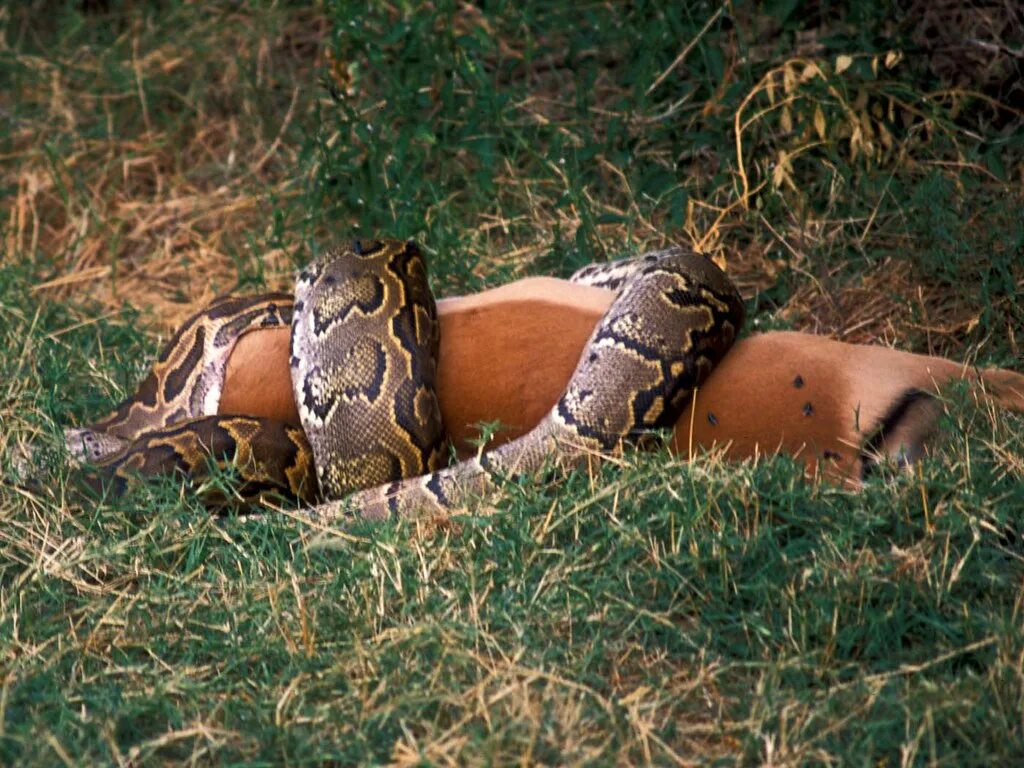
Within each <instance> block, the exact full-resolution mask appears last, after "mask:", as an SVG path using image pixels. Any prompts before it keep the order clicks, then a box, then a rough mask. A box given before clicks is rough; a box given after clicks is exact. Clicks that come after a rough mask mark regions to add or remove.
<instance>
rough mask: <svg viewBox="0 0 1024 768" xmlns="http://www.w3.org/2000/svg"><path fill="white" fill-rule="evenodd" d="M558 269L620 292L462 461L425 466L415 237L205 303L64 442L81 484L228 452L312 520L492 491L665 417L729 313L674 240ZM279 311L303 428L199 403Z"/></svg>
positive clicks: (732, 319)
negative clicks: (566, 359) (542, 382)
mask: <svg viewBox="0 0 1024 768" xmlns="http://www.w3.org/2000/svg"><path fill="white" fill-rule="evenodd" d="M570 279H571V280H573V281H575V282H579V283H583V284H587V285H593V286H598V287H602V288H608V289H612V290H616V291H617V292H618V293H617V295H616V298H615V299H614V301H613V302H612V304H611V306H610V307H609V309H608V311H607V313H606V314H605V315H604V317H603V318H602V319H601V321H600V322H599V323H598V325H597V326H596V328H595V329H594V331H593V334H592V335H591V337H590V339H589V341H588V343H587V345H586V346H585V348H584V350H583V353H582V356H581V357H580V360H579V362H578V364H577V367H576V369H575V372H574V373H573V375H572V377H571V379H570V380H569V383H568V385H567V387H566V390H565V392H564V393H563V394H562V396H561V397H560V398H559V400H558V402H557V403H556V404H555V406H554V407H553V408H552V409H551V411H550V412H549V413H548V414H547V416H546V417H545V418H544V419H543V420H542V421H541V422H540V423H539V424H538V425H537V426H536V427H534V429H533V430H531V431H530V432H528V433H527V434H525V435H523V436H522V437H520V438H518V439H516V440H513V441H512V442H509V443H507V444H505V445H503V446H501V447H499V448H496V449H493V450H490V451H487V452H485V453H483V454H482V455H480V456H479V457H478V458H475V459H470V460H466V461H462V462H459V463H457V464H454V465H453V466H451V467H447V468H441V467H442V464H443V459H444V457H445V455H446V448H445V446H446V440H445V436H444V429H443V425H442V423H441V417H440V411H439V408H438V402H437V397H436V394H435V392H434V378H435V375H436V353H437V344H438V324H437V314H436V309H435V305H434V300H433V297H432V295H431V293H430V290H429V287H428V285H427V272H426V268H425V264H424V260H423V257H422V255H421V254H420V251H419V249H418V248H417V247H416V246H415V244H414V243H412V242H408V243H405V242H399V241H392V240H375V241H359V240H357V241H355V242H353V243H352V244H351V245H350V246H349V247H347V248H341V249H334V250H331V251H328V252H327V253H325V254H324V256H323V257H321V258H320V259H318V260H316V261H314V262H313V263H311V264H310V265H308V266H307V267H306V268H305V269H304V270H303V271H302V272H301V273H300V274H299V277H298V280H297V287H296V296H295V299H294V301H293V300H292V299H291V298H290V297H288V296H287V295H285V294H270V295H265V296H261V297H256V298H238V297H226V298H223V299H220V300H218V301H216V302H214V303H213V304H212V305H211V306H210V307H208V308H207V309H206V310H204V311H202V312H200V313H198V314H197V315H195V316H194V317H192V318H191V319H190V320H189V321H187V322H186V323H185V325H184V326H183V327H182V328H181V330H180V331H179V332H178V333H177V334H176V335H175V337H174V338H173V339H172V340H171V341H170V342H169V344H168V345H167V348H166V349H165V350H164V352H163V353H162V355H161V357H160V359H159V361H158V363H157V364H156V366H155V367H154V369H153V371H152V373H151V374H150V376H149V377H148V378H147V379H146V380H145V381H144V382H143V385H142V386H141V387H140V389H139V391H138V392H137V393H136V395H135V396H133V397H132V398H130V399H129V400H127V401H126V402H125V403H123V404H122V405H121V406H120V407H119V408H118V409H117V410H116V411H115V412H114V413H113V414H111V416H109V417H107V418H106V419H104V420H102V421H100V422H98V423H97V424H95V425H93V426H92V427H89V428H85V429H70V430H67V431H66V440H67V443H68V448H69V450H70V451H71V452H72V453H73V454H74V455H76V456H79V457H82V458H85V459H87V460H89V461H91V462H93V463H94V465H95V466H96V468H97V470H98V474H97V475H93V476H91V479H90V480H89V482H90V484H92V485H93V486H94V487H97V486H100V485H107V486H109V485H111V484H112V485H113V487H114V489H115V490H121V489H123V487H124V486H125V485H126V484H127V483H128V482H130V481H131V479H132V478H134V477H136V476H139V475H142V476H148V475H158V474H166V473H168V472H171V471H180V472H183V473H185V474H187V475H190V476H193V477H203V476H205V475H206V474H208V473H209V471H210V467H211V465H220V466H228V465H231V466H233V467H234V468H235V470H236V471H237V472H238V474H239V476H240V478H241V481H242V488H241V492H242V493H244V494H248V493H252V492H260V491H263V490H270V489H276V490H280V491H283V492H286V493H288V494H290V495H293V496H296V497H298V498H300V499H301V500H302V501H303V502H304V503H305V504H310V505H312V506H311V508H310V509H309V511H310V513H311V514H313V515H316V516H319V517H321V518H323V519H328V520H330V519H335V518H339V517H342V518H343V517H348V516H350V515H359V516H362V517H366V518H372V519H381V518H386V517H390V516H395V515H412V514H418V513H424V512H438V513H445V512H450V511H451V510H453V509H457V508H460V507H462V506H465V505H466V504H467V503H469V502H470V501H471V500H472V499H474V498H476V497H479V496H482V495H486V494H488V493H489V492H491V491H492V490H493V487H494V478H495V476H510V475H522V474H530V473H534V472H536V471H537V470H539V469H540V468H542V467H544V466H546V465H548V464H549V463H551V462H555V463H557V464H559V465H570V464H572V463H574V462H576V461H578V460H579V459H580V458H582V457H584V456H586V455H593V454H604V453H607V452H609V451H613V450H615V449H616V448H617V447H618V446H619V445H620V444H621V442H622V441H623V440H624V439H626V438H629V437H630V436H633V435H636V434H639V433H643V432H645V431H648V430H651V429H656V428H660V427H665V426H670V425H672V424H674V423H675V420H676V419H677V418H678V416H679V414H680V413H681V412H682V410H683V408H684V407H685V406H686V404H687V403H688V402H689V399H690V397H691V395H692V393H693V391H694V389H695V388H696V387H698V386H699V385H700V384H701V382H703V381H704V379H705V378H706V377H707V375H708V374H709V373H710V371H711V370H712V368H713V367H714V366H715V365H716V364H717V363H718V361H719V360H720V359H721V358H722V357H723V356H724V355H725V353H726V351H727V350H728V349H729V347H730V345H731V344H732V342H733V341H734V339H735V337H736V335H737V333H738V332H739V329H740V328H741V326H742V323H743V316H744V309H743V303H742V300H741V299H740V296H739V294H738V292H737V291H736V289H735V287H734V286H733V285H732V283H731V282H730V281H729V280H728V278H727V277H726V276H725V275H724V273H723V272H722V271H721V270H719V269H718V267H717V266H715V265H714V264H713V263H712V262H710V261H708V260H706V259H705V258H703V257H701V256H698V255H696V254H693V253H689V252H686V251H683V250H681V249H678V248H672V249H669V250H666V251H661V252H656V253H650V254H646V255H644V256H641V257H639V258H636V259H631V260H625V261H620V262H613V263H611V264H601V265H591V266H589V267H585V268H583V269H582V270H580V271H578V272H577V273H576V274H574V275H573V276H572V277H571V278H570ZM289 322H290V323H291V348H292V349H291V361H290V362H291V377H292V383H293V390H294V394H295V399H296V404H297V405H298V410H299V415H300V419H301V421H302V427H303V428H302V429H298V428H297V427H295V426H290V425H287V424H283V423H281V422H275V421H271V420H269V419H263V418H254V417H249V416H245V415H239V416H227V415H214V414H216V410H217V403H218V399H219V394H220V387H221V385H222V381H223V373H224V368H225V365H226V360H227V358H228V356H229V355H230V352H231V349H232V348H233V344H234V342H235V341H236V340H237V339H238V338H239V337H240V336H241V335H242V334H244V333H245V332H247V331H249V330H252V329H255V328H260V327H267V326H272V325H280V324H285V323H289Z"/></svg>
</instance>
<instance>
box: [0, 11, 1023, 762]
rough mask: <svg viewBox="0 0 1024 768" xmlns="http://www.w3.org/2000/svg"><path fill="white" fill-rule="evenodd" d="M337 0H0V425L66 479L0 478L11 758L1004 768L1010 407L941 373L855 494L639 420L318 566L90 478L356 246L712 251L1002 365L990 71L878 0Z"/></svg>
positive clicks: (174, 492) (0, 625)
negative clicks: (585, 461)
mask: <svg viewBox="0 0 1024 768" xmlns="http://www.w3.org/2000/svg"><path fill="white" fill-rule="evenodd" d="M940 5H941V4H940ZM361 6H362V4H352V3H344V2H326V3H322V4H318V5H316V6H315V7H314V8H311V9H307V8H302V7H296V6H292V5H290V4H283V3H265V4H261V3H255V2H252V3H204V4H186V3H177V2H173V3H162V4H155V3H154V4H148V3H134V4H124V5H122V4H120V3H118V2H116V1H115V0H111V1H110V2H88V3H78V4H75V3H37V4H34V5H32V6H31V7H29V6H25V5H22V4H14V3H8V4H6V5H4V6H2V8H0V35H2V37H0V41H2V45H0V78H2V80H0V83H2V84H3V87H2V88H0V119H2V121H3V122H2V126H3V127H2V128H0V184H2V187H3V191H4V195H3V197H4V211H3V217H2V219H0V221H2V222H3V225H2V226H3V230H2V254H3V255H2V262H0V313H2V317H3V324H2V326H0V338H2V340H3V341H2V349H3V354H2V355H0V382H2V384H0V387H2V389H0V391H2V393H3V394H2V403H0V446H2V457H3V458H2V463H3V471H4V472H5V476H6V477H8V478H11V477H12V476H13V465H14V461H15V456H16V455H17V453H18V451H19V450H20V449H21V447H23V446H26V445H33V446H35V447H36V449H37V450H39V451H41V455H40V463H41V465H42V466H41V469H40V471H41V472H42V473H43V474H42V476H43V477H44V479H45V482H44V488H43V489H42V490H37V491H26V490H24V489H21V488H19V487H18V486H16V485H14V484H12V483H10V482H6V483H5V484H4V485H3V486H2V487H0V762H2V763H4V764H19V765H28V764H45V765H53V764H59V763H66V764H111V763H117V764H124V765H128V764H133V765H139V764H180V763H182V762H190V763H198V764H205V763H226V764H245V765H260V764H275V765H276V764H303V763H312V762H317V763H335V764H341V765H348V764H353V763H394V764H449V763H454V764H466V763H470V764H478V763H492V764H508V763H512V762H522V763H525V764H531V763H546V764H609V763H625V764H644V763H651V762H653V763H658V764H676V763H682V764H691V763H699V764H705V763H714V764H726V765H731V764H757V763H762V764H772V765H799V764H865V765H868V764H870V765H878V764H884V765H896V764H901V765H903V764H907V765H913V764H935V765H958V766H959V765H972V764H977V765H991V764H1009V763H1011V762H1013V761H1014V760H1015V759H1017V758H1018V756H1019V755H1020V753H1021V751H1022V750H1024V725H1022V722H1021V718H1020V712H1021V711H1022V707H1024V684H1022V680H1024V665H1022V662H1021V659H1022V658H1024V629H1022V621H1021V616H1020V606H1021V600H1022V592H1021V584H1022V578H1024V567H1022V550H1021V533H1020V524H1019V513H1020V511H1021V510H1022V509H1024V482H1022V480H1024V425H1022V423H1021V420H1020V419H1019V418H1014V417H1010V416H1006V415H1003V414H997V413H990V412H988V411H985V410H983V409H980V410H979V409H978V408H977V407H976V406H975V405H974V404H973V403H972V402H971V401H970V398H969V397H967V395H966V394H965V393H959V394H954V396H953V397H952V398H951V400H950V401H949V403H948V404H947V406H948V407H947V416H946V418H945V428H946V429H945V432H946V434H947V436H948V437H947V440H946V441H945V444H944V445H943V446H942V447H941V449H940V450H939V451H938V453H937V454H936V455H935V456H934V457H933V458H931V459H929V460H928V461H926V462H925V463H924V464H923V465H922V466H921V467H920V470H919V472H918V473H917V474H915V475H912V476H905V475H897V474H894V473H883V476H882V477H880V478H879V479H878V480H876V481H873V482H872V483H870V484H869V486H868V487H867V488H866V490H865V492H864V493H862V494H857V495H854V494H851V493H847V492H844V491H839V490H837V489H835V488H833V487H831V486H828V485H825V484H819V483H816V482H813V481H812V480H810V479H807V478H804V477H803V475H802V472H801V471H800V469H799V468H798V467H797V466H796V465H795V464H794V463H793V462H792V461H791V460H789V459H787V458H785V457H778V458H773V459H767V460H764V461H761V462H757V463H751V464H745V465H726V464H723V463H722V462H720V461H719V460H717V458H716V457H715V456H704V457H699V458H698V459H696V460H695V461H694V462H692V463H691V464H686V463H683V462H680V461H679V460H677V459H674V458H672V457H669V456H667V455H665V454H664V453H658V452H655V453H653V454H644V455H629V456H627V457H626V458H625V459H624V460H623V461H622V462H621V463H620V464H617V465H615V466H610V465H609V466H604V467H601V468H599V469H595V470H593V471H591V472H587V471H578V472H575V473H572V474H570V475H568V476H567V477H564V478H559V479H558V481H557V482H553V483H551V484H549V485H541V486H523V487H512V488H510V489H509V495H508V499H507V501H506V502H504V503H503V505H502V508H501V512H500V514H497V515H494V516H490V517H486V518H485V517H478V516H465V517H461V518H459V519H458V520H456V521H453V522H452V523H450V524H448V525H445V526H440V527H438V526H437V525H436V524H434V525H427V524H416V523H400V524H394V525H388V526H383V527H379V528H374V529H370V528H366V529H361V530H358V531H356V532H355V535H353V537H352V539H351V540H350V541H349V542H348V543H347V544H345V545H344V547H343V549H342V550H341V551H340V552H325V553H311V552H308V551H306V550H305V549H304V548H303V546H302V542H303V535H304V533H305V532H306V531H305V527H304V525H303V524H302V523H301V521H299V520H297V519H295V518H294V517H292V516H290V515H289V514H288V513H287V510H284V511H282V512H281V513H279V514H267V515H263V516H260V517H258V518H257V519H255V520H239V519H234V518H228V519H213V518H211V517H210V516H209V515H208V514H207V513H205V512H204V510H202V508H201V507H200V506H199V505H198V503H197V502H196V501H195V499H193V498H192V497H191V496H189V495H188V494H187V493H186V492H184V491H182V489H181V488H180V487H179V486H178V485H177V484H175V483H174V482H170V481H169V482H167V483H163V484H160V483H156V484H153V485H149V486H146V487H144V488H140V489H137V490H135V491H133V492H132V493H131V495H130V496H128V497H126V498H124V499H120V500H116V501H110V502H105V503H103V504H100V505H89V506H87V507H82V506H81V505H79V504H77V503H75V502H74V501H73V497H72V496H71V494H70V493H69V492H68V489H69V485H70V480H71V478H70V474H69V471H68V470H67V468H66V467H65V465H64V459H63V456H62V455H61V453H60V451H59V449H58V444H59V429H60V427H61V426H62V425H65V424H70V423H75V424H78V423H87V422H88V420H89V419H90V418H93V417H96V416H98V415H100V414H102V413H104V412H105V411H106V410H108V409H109V408H110V407H111V406H112V405H113V404H114V403H115V402H116V401H117V400H118V399H120V398H121V397H123V396H125V395H126V394H128V393H129V392H131V391H132V389H133V388H134V386H135V384H136V382H137V381H138V379H139V377H140V375H141V373H142V372H143V371H144V370H145V368H146V367H147V365H148V364H149V362H150V361H151V360H152V355H153V353H154V352H155V350H156V349H157V347H158V344H159V341H160V340H161V339H163V338H166V336H167V334H168V333H169V331H170V330H171V329H172V328H173V327H174V326H175V325H176V324H177V323H178V322H180V320H181V319H183V318H184V317H185V316H187V315H188V314H189V313H191V312H192V311H194V309H195V308H196V307H197V306H199V305H201V304H202V303H203V302H205V301H207V300H208V299H210V298H211V297H212V296H214V295H216V294H217V293H221V292H225V291H229V290H260V289H263V288H286V287H287V286H288V285H289V281H290V275H291V271H292V269H293V268H294V266H295V265H297V264H300V263H302V262H304V261H305V260H307V259H308V258H309V257H310V255H311V254H313V253H316V252H317V250H318V249H320V248H323V247H324V245H325V244H327V243H329V242H330V241H331V240H332V239H335V238H338V237H343V236H345V235H346V234H349V233H352V232H361V233H373V232H385V233H389V234H391V235H395V236H402V237H416V238H417V239H418V240H419V241H420V242H421V243H422V244H423V245H424V247H425V249H426V251H427V253H428V255H429V258H430V261H431V268H432V271H433V279H434V282H435V288H436V289H437V290H438V292H439V293H454V292H459V291H468V290H474V289H477V288H479V287H481V286H483V285H493V284H498V283H500V282H504V281H507V280H510V279H514V278H516V277H520V276H523V275H527V274H542V273H547V274H567V273H568V272H569V271H571V270H572V269H573V268H575V267H576V266H579V265H581V264H583V263H586V262H588V261H591V260H595V259H604V258H612V257H615V256H617V255H619V254H623V253H630V252H638V251H641V250H644V249H647V248H653V247H658V246H662V245H664V244H665V243H667V242H683V243H689V244H693V245H699V246H700V247H701V248H702V249H703V250H705V251H706V252H708V253H710V254H712V255H713V256H714V257H715V258H717V259H718V260H719V261H720V262H721V263H723V264H725V265H726V266H727V267H728V269H729V271H730V274H731V275H733V277H734V278H735V279H736V281H737V283H738V284H739V285H740V287H741V289H742V290H743V292H744V295H745V296H746V297H747V299H748V308H749V310H750V314H751V317H752V321H751V328H752V329H767V328H796V329H801V330H806V331H813V332H818V333H825V334H829V335H832V336H834V337H836V338H840V339H844V340H849V341H871V342H875V343H883V344H895V345H898V346H900V347H902V348H906V349H912V350H915V351H920V352H931V353H939V354H945V355H950V356H954V357H957V358H960V359H969V360H972V361H977V362H979V363H991V364H1005V365H1016V366H1018V367H1019V365H1020V360H1021V358H1022V353H1021V343H1022V329H1024V304H1022V303H1021V301H1020V299H1019V298H1018V297H1019V296H1020V295H1021V293H1022V290H1024V270H1022V263H1024V259H1022V256H1024V220H1022V219H1021V216H1020V211H1021V209H1022V208H1021V206H1022V203H1024V194H1022V192H1021V190H1022V189H1024V131H1022V130H1021V126H1022V122H1024V121H1022V117H1024V115H1022V111H1021V108H1022V107H1021V101H1020V95H1019V93H1018V92H1017V91H1015V90H1014V88H1013V82H1015V80H1014V78H1013V77H1011V76H1010V74H1007V72H1006V71H1005V69H1003V70H1001V69H999V67H1004V68H1005V67H1011V68H1012V66H1015V64H1014V60H1013V59H1012V57H1010V58H1007V57H1005V56H1004V57H1002V58H999V57H995V58H991V59H986V61H988V62H989V63H988V64H987V65H986V66H985V67H980V68H979V67H975V68H974V69H971V68H969V67H967V66H966V65H965V66H961V67H959V68H958V70H957V71H959V72H962V73H964V75H965V77H967V78H968V79H967V80H966V81H957V82H950V81H946V80H943V79H942V73H943V72H944V71H946V70H945V69H944V68H943V67H942V66H940V64H942V62H943V61H945V59H942V60H941V61H940V60H939V59H938V58H937V57H938V56H939V54H938V53H936V52H935V51H932V50H929V49H928V48H927V47H922V43H921V40H920V39H919V37H917V32H916V27H915V25H914V22H913V19H914V18H915V17H914V15H913V13H912V12H911V11H908V10H907V8H908V7H910V6H912V3H902V4H901V3H887V2H884V0H878V2H876V3H875V4H873V5H867V4H858V9H857V10H851V9H846V8H843V7H841V6H838V7H836V6H831V5H829V6H818V5H816V4H810V5H800V4H796V3H792V2H774V3H765V4H764V5H763V6H761V7H759V8H758V9H757V10H756V11H755V9H754V8H753V7H752V6H748V5H746V4H735V5H725V6H722V7H719V6H717V5H707V6H705V5H697V4H690V5H677V4H669V3H657V2H646V3H645V2H638V3H633V4H631V5H629V6H628V7H627V6H620V5H618V4H598V3H583V4H576V3H564V2H545V3H530V2H528V3H514V4H513V3H502V2H497V3H489V4H481V6H483V7H482V8H478V7H477V6H475V5H470V4H454V3H449V2H438V3H435V4H416V3H401V4H378V5H375V6H374V7H373V9H371V10H369V11H367V10H366V9H365V8H363V7H361ZM937 7H938V6H937ZM1007 7H1009V6H1007ZM940 12H941V8H940V10H939V11H934V13H940ZM985 13H991V10H989V11H986V12H985ZM979 14H981V17H982V18H981V20H980V21H979V20H978V18H974V17H972V18H974V20H973V21H972V23H973V24H974V25H975V26H974V27H972V32H971V35H973V36H975V37H977V36H978V35H980V34H982V33H984V34H985V35H988V37H985V38H984V39H986V40H989V41H990V42H991V41H992V40H995V41H996V42H998V43H999V44H1000V45H1004V47H1006V48H1007V49H1009V50H1018V49H1019V48H1020V45H1021V41H1020V39H1019V37H1018V38H1017V39H1013V38H1012V37H1010V38H1006V39H1003V38H1001V37H999V35H1001V34H1007V33H1006V30H1007V29H1010V30H1011V31H1012V29H1013V27H1012V25H1009V26H1007V25H1005V24H1004V25H1003V26H1000V25H999V23H997V21H998V20H995V19H992V18H989V17H988V16H985V15H984V13H982V12H980V11H979ZM958 18H959V17H958ZM933 21H934V18H933ZM960 22H963V19H960ZM960 22H958V23H960ZM963 23H966V22H963ZM941 26H942V25H940V27H941ZM947 26H954V25H953V24H952V22H951V23H950V24H949V25H947ZM1019 28H1020V27H1019V25H1018V26H1017V29H1019ZM979 29H980V30H981V32H979V31H978V30H979ZM953 37H954V38H955V37H956V36H955V35H953ZM942 51H943V53H942V55H943V56H947V57H949V56H955V55H956V51H955V50H954V51H953V53H950V52H949V51H950V49H949V48H948V47H946V48H943V49H942ZM964 55H965V56H966V54H964ZM966 60H972V59H970V57H968V58H967V59H966ZM992 62H995V63H992ZM996 64H998V66H996ZM1016 66H1019V64H1016ZM1000 73H1002V77H1000ZM1011 74H1012V73H1011ZM1017 80H1019V78H1017Z"/></svg>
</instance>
